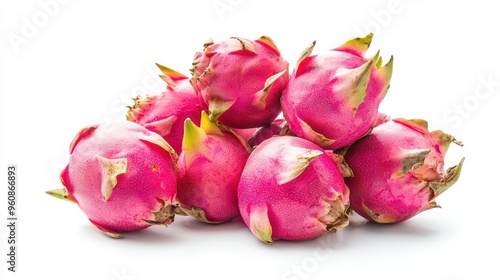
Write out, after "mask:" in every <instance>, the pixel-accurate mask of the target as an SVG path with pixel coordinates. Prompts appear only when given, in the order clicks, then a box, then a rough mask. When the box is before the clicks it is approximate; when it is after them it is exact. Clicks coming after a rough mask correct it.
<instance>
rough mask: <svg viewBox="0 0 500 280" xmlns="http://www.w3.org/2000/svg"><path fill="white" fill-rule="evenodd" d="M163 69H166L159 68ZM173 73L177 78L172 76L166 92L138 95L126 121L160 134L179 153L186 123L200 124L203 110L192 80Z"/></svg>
mask: <svg viewBox="0 0 500 280" xmlns="http://www.w3.org/2000/svg"><path fill="white" fill-rule="evenodd" d="M160 69H165V67H163V66H160ZM167 69H168V68H167ZM171 72H173V73H175V74H176V76H174V75H172V76H171V77H170V81H169V82H170V84H169V85H168V86H167V88H166V89H165V91H164V92H162V93H160V94H157V95H152V96H138V97H137V98H136V99H135V104H134V106H133V107H131V108H130V110H129V112H128V113H127V120H129V121H133V122H136V123H138V124H141V125H143V126H144V127H146V128H147V129H149V130H151V131H153V132H156V133H158V134H160V135H161V136H162V137H163V138H164V139H165V140H167V142H168V143H169V144H170V145H171V146H172V148H174V150H175V151H176V152H177V153H178V154H179V153H180V152H181V148H182V135H183V131H184V120H185V119H187V118H190V119H192V120H193V121H194V122H195V124H197V125H199V121H200V116H201V111H202V109H203V108H202V106H201V104H202V102H201V101H200V99H199V97H198V96H197V95H196V92H195V90H194V88H193V86H192V85H191V82H190V81H189V78H188V77H186V76H184V75H182V74H179V73H176V72H174V71H171ZM167 74H168V73H166V74H165V75H167ZM163 77H166V76H163Z"/></svg>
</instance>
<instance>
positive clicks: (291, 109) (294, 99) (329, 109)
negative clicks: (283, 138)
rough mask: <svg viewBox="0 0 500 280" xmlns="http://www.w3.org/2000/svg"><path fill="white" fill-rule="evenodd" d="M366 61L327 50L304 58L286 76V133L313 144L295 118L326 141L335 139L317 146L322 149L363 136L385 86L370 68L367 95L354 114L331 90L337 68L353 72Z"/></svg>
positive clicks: (341, 52) (346, 143) (284, 93)
mask: <svg viewBox="0 0 500 280" xmlns="http://www.w3.org/2000/svg"><path fill="white" fill-rule="evenodd" d="M367 61H368V60H367V59H365V58H363V57H361V56H359V55H357V54H354V53H350V52H346V51H337V50H331V51H328V52H325V53H322V54H318V55H313V56H310V57H308V58H306V59H305V60H304V61H302V63H301V67H303V69H301V71H300V74H299V75H297V69H295V70H294V72H293V73H292V75H291V76H290V81H289V83H288V85H287V88H286V89H285V91H284V92H283V97H282V102H281V106H282V109H283V114H284V116H285V119H286V120H287V121H288V124H289V126H290V130H292V131H293V132H294V133H295V134H296V135H297V136H299V137H302V138H305V139H308V140H310V141H313V138H311V137H312V136H311V135H310V134H309V133H308V132H307V131H304V128H303V127H302V125H301V124H300V122H299V120H298V119H299V118H300V119H302V120H303V121H304V122H305V123H307V124H308V125H309V126H310V127H311V128H312V129H313V130H314V131H316V132H317V133H320V134H322V135H324V136H325V137H326V138H329V139H332V140H336V141H335V142H334V143H333V144H331V145H326V146H324V145H321V144H320V143H317V144H320V145H321V146H323V148H325V149H331V150H336V149H339V148H342V147H344V146H347V145H349V144H351V143H353V142H354V141H355V140H357V139H359V138H360V137H362V136H363V135H365V134H366V133H367V132H368V131H369V130H370V128H371V127H372V124H373V123H374V122H375V120H376V118H377V113H378V107H379V104H380V102H381V101H382V99H383V95H382V96H381V92H382V91H383V90H384V86H385V83H384V82H383V81H382V80H381V79H380V78H379V77H378V75H377V73H376V71H375V70H376V67H375V66H373V68H372V72H371V74H370V81H369V82H368V87H367V94H366V96H365V99H364V101H363V103H361V104H360V105H359V107H358V110H357V111H356V113H353V112H352V110H351V109H350V108H347V107H346V98H347V97H346V96H344V95H343V94H339V93H338V92H336V91H335V90H334V89H333V88H334V85H335V84H336V83H338V82H339V81H337V79H336V78H335V75H336V73H337V72H338V70H339V69H342V68H345V69H354V68H357V67H359V66H361V65H363V64H365V63H366V62H367Z"/></svg>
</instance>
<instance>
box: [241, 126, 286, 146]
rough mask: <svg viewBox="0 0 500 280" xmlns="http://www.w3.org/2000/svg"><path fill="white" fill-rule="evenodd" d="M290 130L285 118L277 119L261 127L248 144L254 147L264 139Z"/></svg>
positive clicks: (284, 133) (282, 134)
mask: <svg viewBox="0 0 500 280" xmlns="http://www.w3.org/2000/svg"><path fill="white" fill-rule="evenodd" d="M288 132H289V130H288V125H287V123H286V120H285V119H276V120H274V121H273V122H272V123H271V124H269V125H266V126H264V127H261V128H259V129H258V130H257V131H255V133H254V134H253V135H252V137H250V139H248V144H249V145H250V146H252V147H254V146H257V145H259V144H260V143H262V142H264V140H266V139H269V138H271V137H273V136H279V135H281V136H284V135H287V134H288Z"/></svg>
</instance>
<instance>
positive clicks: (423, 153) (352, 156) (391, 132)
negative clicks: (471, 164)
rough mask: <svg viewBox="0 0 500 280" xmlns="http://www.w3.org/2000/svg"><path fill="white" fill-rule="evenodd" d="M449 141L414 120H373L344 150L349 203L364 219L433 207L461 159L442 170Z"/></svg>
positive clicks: (388, 218) (391, 219)
mask: <svg viewBox="0 0 500 280" xmlns="http://www.w3.org/2000/svg"><path fill="white" fill-rule="evenodd" d="M419 122H420V123H419ZM450 142H455V143H457V144H459V145H461V143H460V142H458V141H456V140H454V139H453V137H451V136H450V135H447V134H445V133H443V132H442V131H433V132H429V131H427V123H426V122H423V121H420V120H419V121H418V122H416V123H414V122H412V121H408V120H404V119H395V120H391V121H388V122H385V123H382V124H379V125H378V126H376V127H375V128H374V129H373V131H372V132H371V133H370V134H369V135H368V136H365V137H364V138H362V139H360V140H359V141H357V142H355V143H354V144H353V145H352V146H350V147H349V149H348V150H347V154H346V155H345V160H346V162H347V164H349V166H350V167H351V169H352V171H353V173H354V177H352V178H346V184H347V185H348V187H349V189H350V191H351V207H352V209H353V210H354V211H355V212H356V213H358V214H360V215H361V216H363V217H365V218H366V219H368V220H372V221H375V222H379V223H395V222H401V221H404V220H408V219H410V218H412V217H413V216H415V215H417V214H418V213H420V212H422V211H425V210H427V209H431V208H434V207H438V205H437V204H436V202H435V198H436V197H437V196H438V195H439V194H441V193H442V192H444V191H445V190H446V189H448V188H449V187H450V186H451V185H452V184H453V183H455V182H456V180H458V176H459V174H460V170H461V166H462V163H463V160H462V162H461V163H460V164H459V165H458V167H453V168H450V169H448V170H447V171H445V170H444V157H445V154H446V151H447V149H448V146H449V144H450Z"/></svg>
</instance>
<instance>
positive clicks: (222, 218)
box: [178, 111, 250, 223]
mask: <svg viewBox="0 0 500 280" xmlns="http://www.w3.org/2000/svg"><path fill="white" fill-rule="evenodd" d="M184 127H185V129H184V130H185V133H184V140H183V146H182V152H181V154H180V156H179V172H180V181H179V186H178V196H179V202H180V206H181V208H182V209H183V210H184V211H185V212H186V213H187V214H189V215H190V216H193V217H196V218H198V219H199V220H201V221H203V222H207V223H222V222H226V221H229V220H231V219H233V218H235V217H238V216H239V209H238V196H237V188H238V182H239V180H240V175H241V172H242V171H243V167H244V166H245V162H246V160H247V158H248V155H249V153H250V148H249V147H248V145H247V144H246V140H245V139H243V138H241V139H240V138H238V137H239V136H237V134H234V133H231V131H230V130H229V129H227V128H225V127H223V126H221V125H217V124H215V123H212V122H211V121H210V120H209V118H208V115H207V114H206V113H205V112H204V111H203V113H202V118H201V127H197V126H195V125H194V124H193V122H191V120H190V119H187V120H186V121H185V126H184Z"/></svg>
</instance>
